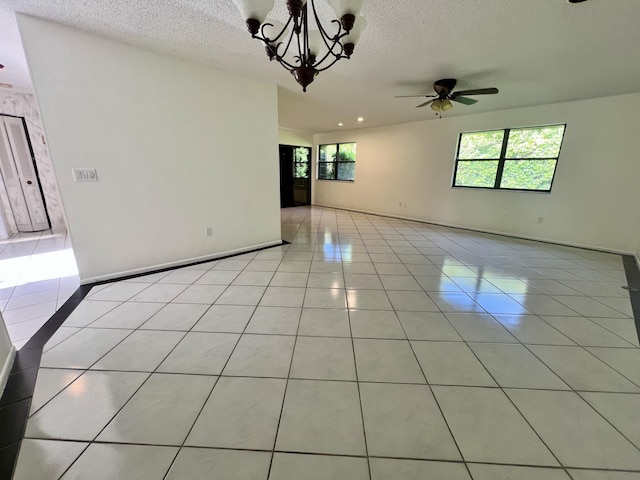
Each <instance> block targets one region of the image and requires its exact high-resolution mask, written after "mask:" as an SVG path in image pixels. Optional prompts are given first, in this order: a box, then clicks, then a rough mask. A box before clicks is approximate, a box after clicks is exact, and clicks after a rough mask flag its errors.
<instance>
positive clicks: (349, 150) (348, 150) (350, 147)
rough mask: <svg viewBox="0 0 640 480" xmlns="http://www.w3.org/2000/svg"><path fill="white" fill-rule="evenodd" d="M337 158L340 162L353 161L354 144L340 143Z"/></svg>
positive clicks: (354, 153)
mask: <svg viewBox="0 0 640 480" xmlns="http://www.w3.org/2000/svg"><path fill="white" fill-rule="evenodd" d="M338 160H339V161H341V162H355V161H356V144H355V143H341V144H340V158H339V159H338Z"/></svg>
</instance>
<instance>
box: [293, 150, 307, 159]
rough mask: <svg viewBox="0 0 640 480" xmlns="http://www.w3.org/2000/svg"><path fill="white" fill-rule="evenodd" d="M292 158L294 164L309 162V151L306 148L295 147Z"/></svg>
mask: <svg viewBox="0 0 640 480" xmlns="http://www.w3.org/2000/svg"><path fill="white" fill-rule="evenodd" d="M293 158H294V160H295V161H296V162H308V161H309V149H308V148H307V147H296V148H294V149H293Z"/></svg>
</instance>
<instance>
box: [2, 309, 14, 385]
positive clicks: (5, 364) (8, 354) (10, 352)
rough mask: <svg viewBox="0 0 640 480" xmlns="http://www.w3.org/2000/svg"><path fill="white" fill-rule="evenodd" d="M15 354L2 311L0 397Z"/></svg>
mask: <svg viewBox="0 0 640 480" xmlns="http://www.w3.org/2000/svg"><path fill="white" fill-rule="evenodd" d="M15 354H16V350H15V348H14V347H13V345H12V344H11V339H10V338H9V334H8V333H7V328H6V327H5V326H4V320H3V319H2V313H0V397H2V391H3V390H4V386H5V385H6V383H7V379H8V378H9V373H10V372H11V367H12V366H13V359H14V357H15Z"/></svg>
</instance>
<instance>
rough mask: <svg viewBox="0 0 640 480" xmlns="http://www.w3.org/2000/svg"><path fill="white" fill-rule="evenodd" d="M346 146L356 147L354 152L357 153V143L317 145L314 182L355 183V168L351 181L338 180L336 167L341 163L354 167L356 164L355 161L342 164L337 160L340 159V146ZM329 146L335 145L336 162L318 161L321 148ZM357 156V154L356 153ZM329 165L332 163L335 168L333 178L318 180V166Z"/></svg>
mask: <svg viewBox="0 0 640 480" xmlns="http://www.w3.org/2000/svg"><path fill="white" fill-rule="evenodd" d="M347 144H353V145H356V152H357V142H340V143H338V142H336V143H323V144H318V161H317V162H316V180H327V181H330V182H352V183H353V182H355V181H356V180H355V176H356V172H355V167H354V170H353V179H352V180H345V179H342V178H338V170H339V169H338V165H339V164H341V163H353V164H354V165H355V164H356V160H354V161H353V162H344V161H341V160H337V159H338V158H340V145H347ZM330 145H335V147H336V160H332V161H330V162H327V161H324V162H323V161H321V160H320V150H321V149H322V147H326V146H330ZM356 155H357V153H356ZM329 163H333V164H335V168H334V176H333V178H320V165H321V164H329Z"/></svg>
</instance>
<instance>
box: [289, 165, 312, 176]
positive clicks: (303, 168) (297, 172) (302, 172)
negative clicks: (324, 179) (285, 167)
mask: <svg viewBox="0 0 640 480" xmlns="http://www.w3.org/2000/svg"><path fill="white" fill-rule="evenodd" d="M293 178H309V164H308V163H294V164H293Z"/></svg>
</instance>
